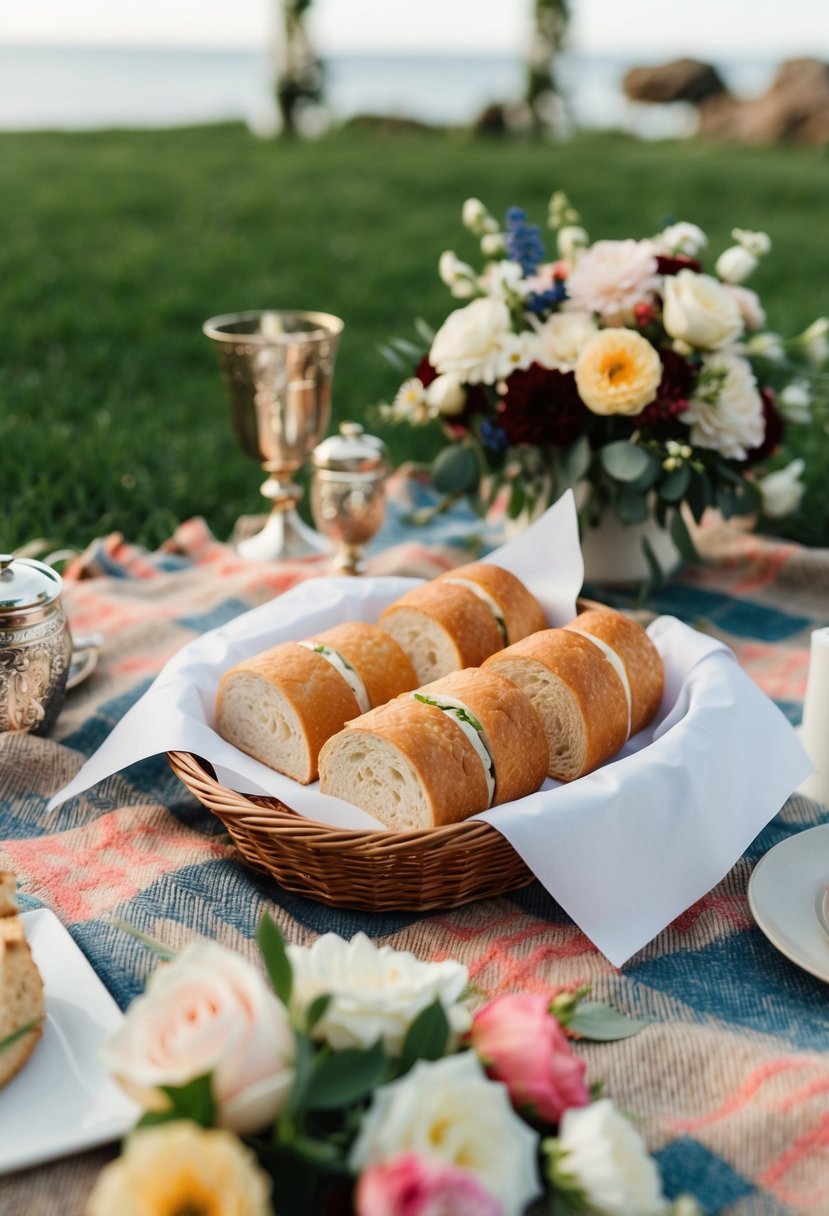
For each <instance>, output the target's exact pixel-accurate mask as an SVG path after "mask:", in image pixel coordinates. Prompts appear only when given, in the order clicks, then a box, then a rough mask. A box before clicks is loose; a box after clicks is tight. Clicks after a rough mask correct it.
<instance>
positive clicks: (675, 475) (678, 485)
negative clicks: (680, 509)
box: [659, 464, 691, 502]
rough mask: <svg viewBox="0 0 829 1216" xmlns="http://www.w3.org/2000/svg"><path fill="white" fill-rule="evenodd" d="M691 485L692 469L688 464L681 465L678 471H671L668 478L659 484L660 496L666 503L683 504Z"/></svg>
mask: <svg viewBox="0 0 829 1216" xmlns="http://www.w3.org/2000/svg"><path fill="white" fill-rule="evenodd" d="M690 484H691V469H690V466H689V465H687V464H681V465H680V466H679V468H677V469H671V471H670V473H668V475H667V477H664V478H663V479H662V481H661V482H660V483H659V494H660V497H661V498H664V499H665V501H666V502H681V501H682V499H683V498H684V497H685V494H686V492H687V490H688V487H689V486H690Z"/></svg>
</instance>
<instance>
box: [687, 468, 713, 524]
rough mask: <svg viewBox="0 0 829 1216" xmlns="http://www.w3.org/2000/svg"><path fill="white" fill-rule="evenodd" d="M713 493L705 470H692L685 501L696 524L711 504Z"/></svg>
mask: <svg viewBox="0 0 829 1216" xmlns="http://www.w3.org/2000/svg"><path fill="white" fill-rule="evenodd" d="M713 493H714V491H713V488H712V486H711V479H710V477H709V476H708V474H707V473H706V471H705V469H694V470H693V472H692V474H691V484H690V486H689V487H688V493H687V495H686V496H685V501H686V502H687V503H688V506H689V507H690V508H691V514H692V515H693V517H694V519H695V520H696V521H697V523H699V522H700V520H701V519H702V517H703V514H704V512H705V508H706V507H707V506H708V505H709V504H710V502H711V499H712V497H713Z"/></svg>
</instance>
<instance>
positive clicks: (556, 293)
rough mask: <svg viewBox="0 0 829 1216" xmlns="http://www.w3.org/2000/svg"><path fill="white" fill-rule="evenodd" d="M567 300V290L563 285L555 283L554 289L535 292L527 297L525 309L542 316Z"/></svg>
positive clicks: (549, 288)
mask: <svg viewBox="0 0 829 1216" xmlns="http://www.w3.org/2000/svg"><path fill="white" fill-rule="evenodd" d="M566 299H567V288H566V287H565V286H564V284H563V283H560V282H557V283H554V284H553V286H552V287H548V288H547V290H546V291H534V292H533V293H532V294H531V295H529V296H527V298H526V300H525V301H524V307H525V308H526V309H527V311H528V312H534V313H537V314H538V316H541V315H542V314H543V313H545V312H549V310H550V309H551V308H555V306H556V304H560V303H561V301H562V300H566Z"/></svg>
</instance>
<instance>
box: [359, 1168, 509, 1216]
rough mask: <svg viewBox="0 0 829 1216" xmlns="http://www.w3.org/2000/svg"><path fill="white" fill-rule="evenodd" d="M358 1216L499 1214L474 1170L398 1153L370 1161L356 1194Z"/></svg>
mask: <svg viewBox="0 0 829 1216" xmlns="http://www.w3.org/2000/svg"><path fill="white" fill-rule="evenodd" d="M355 1200H356V1212H357V1216H446V1214H447V1213H451V1216H503V1211H504V1209H503V1207H502V1206H501V1202H500V1200H498V1199H496V1198H495V1196H494V1195H491V1194H490V1192H489V1191H488V1190H487V1189H486V1187H485V1186H484V1185H483V1183H482V1182H480V1181H479V1180H478V1179H477V1178H476V1177H475V1175H474V1174H470V1173H467V1171H466V1170H461V1169H458V1167H457V1166H455V1165H448V1164H446V1163H445V1162H443V1161H438V1160H436V1159H433V1158H427V1157H418V1156H417V1154H416V1153H402V1154H401V1155H400V1156H398V1157H392V1158H390V1159H389V1160H388V1161H381V1162H379V1163H378V1164H377V1165H371V1166H369V1168H368V1169H367V1170H365V1171H364V1172H363V1173H362V1174H361V1175H360V1179H359V1181H358V1183H357V1192H356V1196H355Z"/></svg>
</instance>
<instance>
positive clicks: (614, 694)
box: [484, 611, 664, 781]
mask: <svg viewBox="0 0 829 1216" xmlns="http://www.w3.org/2000/svg"><path fill="white" fill-rule="evenodd" d="M583 615H584V616H585V617H586V618H589V619H587V620H586V621H585V625H586V628H577V625H578V622H579V620H580V619H581V618H577V619H576V621H574V622H572V624H571V625H568V626H567V628H565V629H545V630H543V631H542V632H540V633H535V634H533V635H532V636H531V637H529V638H524V639H523V641H521V642H517V643H516V644H515V645H514V646H510V647H508V648H507V649H506V650H502V651H501V652H500V653H499V654H496V655H493V656H492V657H491V658H490V659H488V660H487V661H486V663H485V664H484V669H485V670H492V671H497V672H498V673H499V674H500V675H502V676H505V677H506V678H507V679H508V680H512V681H513V682H514V683H515V684H516V686H517V687H518V688H520V689H521V690H522V691H523V692H524V693H526V695H527V696H528V697H529V698H530V700H531V701H532V703H533V705H534V706H535V708H536V710H537V711H538V714H539V717H540V718H541V720H542V722H543V723H544V728H545V730H546V732H547V743H548V746H549V749H550V768H549V775H550V776H551V777H555V778H557V780H559V781H573V780H575V779H576V778H577V777H583V776H584V774H585V773H589V772H591V771H592V770H593V769H594V768H597V767H598V765H600V764H603V763H604V761H605V760H609V759H610V757H611V756H614V755H615V754H616V752H617V751H619V749H620V748H621V747H622V746H623V744H624V743H625V742H626V740H627V739H628V737H629V735H630V734H631V733H632V730H633V727H634V725H635V726H636V729H637V730H638V729H641V727H642V726H643V725H644V724H645V720H644V713H645V712H646V710H647V712H648V719H647V720H650V717H652V716H653V714H654V713H655V712H656V709H657V708H658V706H659V699H660V697H661V685H662V679H663V678H664V677H663V676H662V660H661V659H660V657H659V654H658V652H657V650H656V647H655V646H654V645H653V643H652V642H651V640H650V638H649V637H648V636H647V634H646V633H645V631H644V629H643V628H642V627H641V625H638V624H637V623H636V622H635V621H632V620H630V619H629V618H627V617H623V616H622V614H621V613H618V612H607V613H604V612H599V611H596V612H590V613H585V614H583ZM605 617H607V618H608V619H607V620H604V619H599V618H605ZM635 635H638V636H635ZM605 638H608V639H610V641H605V640H604V639H605ZM611 642H613V643H615V644H616V646H618V650H616V649H614V646H613V645H612V644H611ZM651 651H652V652H653V653H652V654H651ZM628 663H629V666H628ZM657 665H658V669H657ZM657 687H658V689H659V696H657V695H656V690H657Z"/></svg>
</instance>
